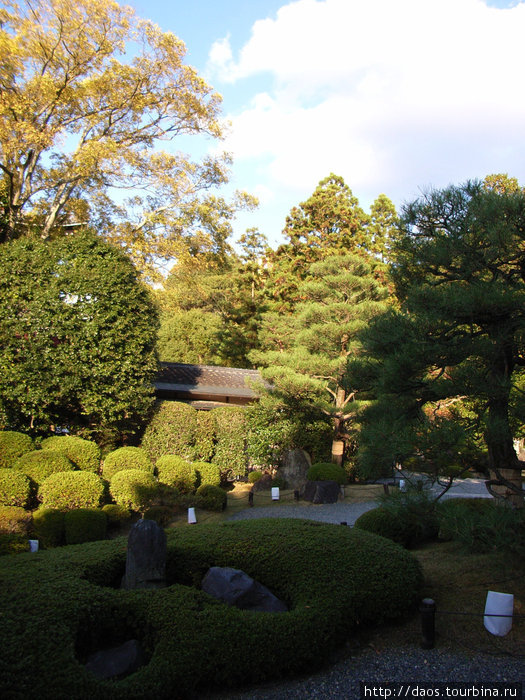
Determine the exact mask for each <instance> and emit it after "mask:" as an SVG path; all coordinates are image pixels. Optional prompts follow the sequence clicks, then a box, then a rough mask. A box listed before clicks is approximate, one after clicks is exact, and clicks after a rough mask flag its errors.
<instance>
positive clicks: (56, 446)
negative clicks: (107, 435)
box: [40, 435, 101, 473]
mask: <svg viewBox="0 0 525 700" xmlns="http://www.w3.org/2000/svg"><path fill="white" fill-rule="evenodd" d="M40 447H41V448H42V449H43V450H53V451H54V452H61V453H62V454H65V455H66V457H68V459H70V460H71V461H72V462H73V464H74V465H76V467H77V469H83V470H85V471H88V472H94V473H97V472H98V470H99V468H100V457H101V453H100V448H99V447H98V445H97V444H96V442H93V441H92V440H84V439H83V438H81V437H78V435H53V436H52V437H48V438H46V439H45V440H42V442H41V444H40Z"/></svg>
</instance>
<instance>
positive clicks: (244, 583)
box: [202, 566, 288, 612]
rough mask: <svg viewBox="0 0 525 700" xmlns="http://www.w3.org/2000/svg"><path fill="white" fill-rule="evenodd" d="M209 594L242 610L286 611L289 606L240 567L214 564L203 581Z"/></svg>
mask: <svg viewBox="0 0 525 700" xmlns="http://www.w3.org/2000/svg"><path fill="white" fill-rule="evenodd" d="M202 590H203V591H204V592H205V593H208V595H211V596H213V597H214V598H217V600H221V601H222V602H223V603H226V604H227V605H232V606H235V607H237V608H241V609H242V610H257V611H259V612H286V611H287V610H288V608H287V606H286V605H285V604H284V603H283V602H282V601H281V600H279V599H278V598H277V597H276V596H275V595H274V594H273V593H272V592H271V591H269V590H268V589H267V588H266V587H265V586H263V585H262V584H261V583H259V582H258V581H254V579H253V578H251V576H248V574H246V573H245V572H244V571H241V570H240V569H231V568H229V567H220V566H212V567H211V569H209V570H208V572H207V574H206V576H205V577H204V579H203V581H202Z"/></svg>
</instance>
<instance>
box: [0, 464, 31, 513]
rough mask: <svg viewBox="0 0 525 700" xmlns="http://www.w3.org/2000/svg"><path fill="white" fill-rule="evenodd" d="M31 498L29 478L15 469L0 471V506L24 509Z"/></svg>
mask: <svg viewBox="0 0 525 700" xmlns="http://www.w3.org/2000/svg"><path fill="white" fill-rule="evenodd" d="M30 496H31V483H30V481H29V477H28V476H26V475H25V474H22V472H19V471H17V470H16V469H0V505H1V506H20V507H21V508H25V507H26V506H27V504H28V502H29V498H30Z"/></svg>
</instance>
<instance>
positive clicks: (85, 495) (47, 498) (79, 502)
mask: <svg viewBox="0 0 525 700" xmlns="http://www.w3.org/2000/svg"><path fill="white" fill-rule="evenodd" d="M104 493H105V486H104V482H103V481H102V479H101V478H100V477H99V476H97V475H96V474H93V473H91V472H57V473H56V474H51V476H48V477H47V479H45V480H44V481H43V482H42V484H41V486H40V488H39V489H38V500H39V501H40V502H41V503H42V505H43V506H44V507H46V508H59V509H63V510H72V509H74V508H98V507H99V506H100V505H101V504H102V501H103V498H104Z"/></svg>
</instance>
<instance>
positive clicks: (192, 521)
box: [188, 508, 197, 525]
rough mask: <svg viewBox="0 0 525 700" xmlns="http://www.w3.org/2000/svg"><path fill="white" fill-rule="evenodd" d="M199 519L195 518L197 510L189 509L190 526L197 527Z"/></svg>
mask: <svg viewBox="0 0 525 700" xmlns="http://www.w3.org/2000/svg"><path fill="white" fill-rule="evenodd" d="M196 522H197V518H196V516H195V508H188V523H189V524H190V525H195V523H196Z"/></svg>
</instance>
